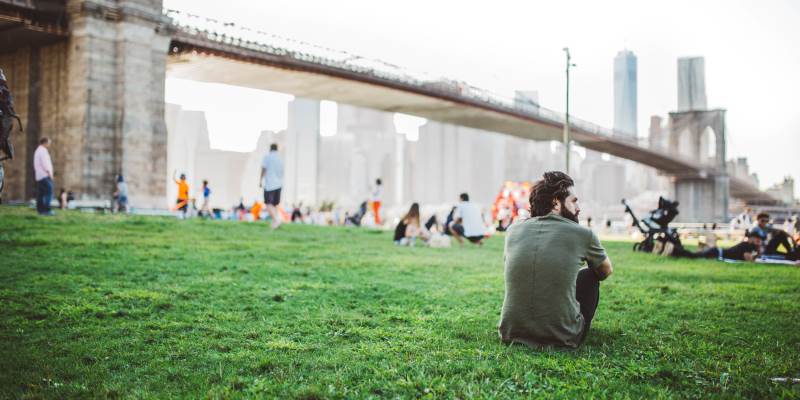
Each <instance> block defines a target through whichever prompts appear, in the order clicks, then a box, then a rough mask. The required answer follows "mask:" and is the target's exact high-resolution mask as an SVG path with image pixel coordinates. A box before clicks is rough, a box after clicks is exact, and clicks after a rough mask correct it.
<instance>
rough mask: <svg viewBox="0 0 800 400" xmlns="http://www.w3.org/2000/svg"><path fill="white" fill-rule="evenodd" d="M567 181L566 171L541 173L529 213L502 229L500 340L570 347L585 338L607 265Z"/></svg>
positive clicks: (595, 237)
mask: <svg viewBox="0 0 800 400" xmlns="http://www.w3.org/2000/svg"><path fill="white" fill-rule="evenodd" d="M573 186H574V183H573V181H572V178H570V177H569V176H568V175H567V174H564V173H563V172H546V173H545V174H544V176H543V179H542V180H541V181H539V182H537V183H536V184H535V185H534V187H533V190H532V191H531V195H530V204H531V217H532V218H530V219H527V220H525V221H521V222H517V223H515V224H513V225H511V228H510V229H509V230H508V233H507V236H506V244H505V288H506V293H505V300H504V301H503V311H502V315H501V317H500V326H499V327H498V331H499V333H500V338H501V339H502V341H503V342H505V343H523V344H526V345H528V346H532V347H542V346H559V347H571V348H576V347H578V346H579V345H580V344H581V343H582V342H583V340H584V339H585V338H586V333H587V332H588V331H589V327H590V326H591V323H592V318H594V313H595V310H596V309H597V304H598V302H599V300H600V281H602V280H604V279H606V278H608V276H609V275H611V272H612V268H611V260H609V259H608V256H607V255H606V251H605V249H603V246H602V245H601V244H600V240H598V239H597V236H596V235H595V234H594V232H592V231H591V230H590V229H588V228H585V227H583V226H581V225H579V224H578V214H580V207H578V199H577V197H575V194H574V193H573V191H572V188H573ZM584 262H586V264H588V267H589V268H583V264H584Z"/></svg>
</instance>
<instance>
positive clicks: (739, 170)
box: [726, 157, 758, 186]
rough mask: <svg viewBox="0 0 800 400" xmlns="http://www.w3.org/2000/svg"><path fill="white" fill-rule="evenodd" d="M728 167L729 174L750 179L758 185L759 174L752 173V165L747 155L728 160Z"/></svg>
mask: <svg viewBox="0 0 800 400" xmlns="http://www.w3.org/2000/svg"><path fill="white" fill-rule="evenodd" d="M726 169H727V172H728V175H730V176H734V177H737V178H739V179H743V180H745V181H748V182H750V183H751V184H752V185H753V186H758V175H756V174H754V173H752V174H751V173H750V165H749V164H748V162H747V157H738V158H736V159H734V160H728V163H727V165H726Z"/></svg>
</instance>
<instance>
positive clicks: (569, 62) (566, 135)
mask: <svg viewBox="0 0 800 400" xmlns="http://www.w3.org/2000/svg"><path fill="white" fill-rule="evenodd" d="M563 50H564V53H566V54H567V107H566V112H565V113H564V151H565V155H566V158H565V161H564V169H565V171H564V173H565V174H567V175H569V140H570V139H569V67H574V66H575V64H573V63H572V57H570V55H569V47H564V49H563Z"/></svg>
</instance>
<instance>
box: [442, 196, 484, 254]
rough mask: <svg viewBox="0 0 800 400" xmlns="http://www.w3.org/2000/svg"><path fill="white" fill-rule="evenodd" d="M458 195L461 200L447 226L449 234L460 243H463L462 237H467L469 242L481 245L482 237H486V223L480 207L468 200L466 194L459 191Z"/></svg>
mask: <svg viewBox="0 0 800 400" xmlns="http://www.w3.org/2000/svg"><path fill="white" fill-rule="evenodd" d="M459 197H460V198H461V202H460V203H458V205H456V210H455V212H454V214H453V223H452V224H450V227H449V229H450V234H451V235H453V237H454V238H455V239H456V240H457V241H458V244H460V245H463V244H464V239H463V238H467V240H469V241H470V242H471V243H475V244H477V245H482V244H483V239H484V238H485V237H486V223H485V222H484V220H483V213H481V208H480V207H479V206H478V205H477V204H475V203H473V202H471V201H469V195H468V194H466V193H461V195H460V196H459Z"/></svg>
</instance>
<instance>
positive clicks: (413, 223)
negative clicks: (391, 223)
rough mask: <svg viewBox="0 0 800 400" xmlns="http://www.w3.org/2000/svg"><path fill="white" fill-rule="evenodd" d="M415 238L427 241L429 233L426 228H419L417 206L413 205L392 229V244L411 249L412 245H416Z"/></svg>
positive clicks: (416, 204)
mask: <svg viewBox="0 0 800 400" xmlns="http://www.w3.org/2000/svg"><path fill="white" fill-rule="evenodd" d="M417 237H420V238H422V240H424V241H427V240H428V238H429V237H430V233H429V232H428V231H427V229H426V228H423V227H422V226H421V224H420V220H419V204H418V203H414V204H412V205H411V208H409V209H408V212H407V213H406V215H404V216H403V218H401V219H400V222H398V223H397V227H396V228H395V229H394V244H396V245H398V246H412V247H413V246H414V244H416V241H417Z"/></svg>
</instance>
